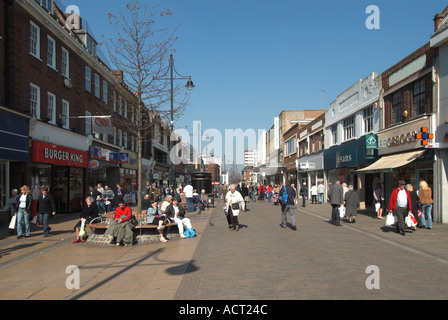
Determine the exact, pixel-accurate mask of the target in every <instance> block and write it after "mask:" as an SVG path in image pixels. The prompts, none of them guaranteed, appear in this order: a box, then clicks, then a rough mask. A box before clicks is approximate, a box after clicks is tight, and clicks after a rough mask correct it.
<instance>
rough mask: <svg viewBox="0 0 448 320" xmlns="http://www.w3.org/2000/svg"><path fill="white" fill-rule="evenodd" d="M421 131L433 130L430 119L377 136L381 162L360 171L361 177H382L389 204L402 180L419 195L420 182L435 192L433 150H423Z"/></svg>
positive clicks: (383, 132) (410, 123) (380, 133)
mask: <svg viewBox="0 0 448 320" xmlns="http://www.w3.org/2000/svg"><path fill="white" fill-rule="evenodd" d="M422 128H431V119H430V117H424V118H422V119H418V120H414V121H410V122H406V123H404V124H402V125H399V126H396V127H393V128H389V129H386V130H382V131H380V132H378V154H379V156H380V158H379V159H378V160H377V161H376V162H375V163H372V164H371V165H369V166H367V167H365V168H362V169H360V170H358V171H357V173H358V174H361V173H365V174H369V173H370V174H375V175H379V181H378V182H379V183H381V184H382V187H383V190H384V194H385V198H386V202H388V201H389V195H390V194H391V192H392V190H393V189H394V188H396V187H397V186H398V181H399V180H404V181H405V182H406V183H407V184H411V185H412V186H413V188H414V190H416V191H418V189H419V184H420V181H421V180H425V181H426V182H427V183H428V185H429V186H430V187H431V188H432V189H433V190H434V187H435V185H434V155H435V153H434V150H433V149H427V148H424V147H423V146H422V140H419V139H417V137H416V135H417V134H418V133H419V132H420V131H421V129H422Z"/></svg>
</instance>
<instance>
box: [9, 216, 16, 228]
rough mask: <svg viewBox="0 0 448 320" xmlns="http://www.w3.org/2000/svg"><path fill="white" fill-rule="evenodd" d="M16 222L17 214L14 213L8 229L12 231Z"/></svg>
mask: <svg viewBox="0 0 448 320" xmlns="http://www.w3.org/2000/svg"><path fill="white" fill-rule="evenodd" d="M16 221H17V213H14V215H13V216H12V218H11V221H10V222H9V229H14V228H15V227H16Z"/></svg>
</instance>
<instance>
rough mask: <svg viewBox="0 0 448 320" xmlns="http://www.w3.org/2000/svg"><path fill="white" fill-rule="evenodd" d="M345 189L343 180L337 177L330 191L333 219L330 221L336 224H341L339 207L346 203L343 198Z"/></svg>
mask: <svg viewBox="0 0 448 320" xmlns="http://www.w3.org/2000/svg"><path fill="white" fill-rule="evenodd" d="M343 193H344V190H343V189H342V186H341V182H340V181H339V179H336V180H335V182H334V184H333V185H332V186H331V187H330V190H329V192H328V198H329V199H330V204H331V220H330V223H332V224H334V225H335V226H338V227H339V226H341V218H340V216H339V207H340V206H342V205H344V198H343Z"/></svg>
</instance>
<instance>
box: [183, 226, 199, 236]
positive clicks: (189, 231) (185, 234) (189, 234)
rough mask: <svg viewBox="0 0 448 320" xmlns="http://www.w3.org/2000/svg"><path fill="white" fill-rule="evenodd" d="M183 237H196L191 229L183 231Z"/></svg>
mask: <svg viewBox="0 0 448 320" xmlns="http://www.w3.org/2000/svg"><path fill="white" fill-rule="evenodd" d="M184 236H185V237H186V238H194V237H196V231H194V229H193V228H187V230H185V232H184Z"/></svg>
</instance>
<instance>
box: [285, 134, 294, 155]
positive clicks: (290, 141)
mask: <svg viewBox="0 0 448 320" xmlns="http://www.w3.org/2000/svg"><path fill="white" fill-rule="evenodd" d="M296 146H297V137H296V136H295V135H293V136H292V137H290V138H289V139H288V140H286V141H285V156H286V157H288V156H290V155H292V154H294V153H296V152H297V148H296ZM291 148H292V150H291Z"/></svg>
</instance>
